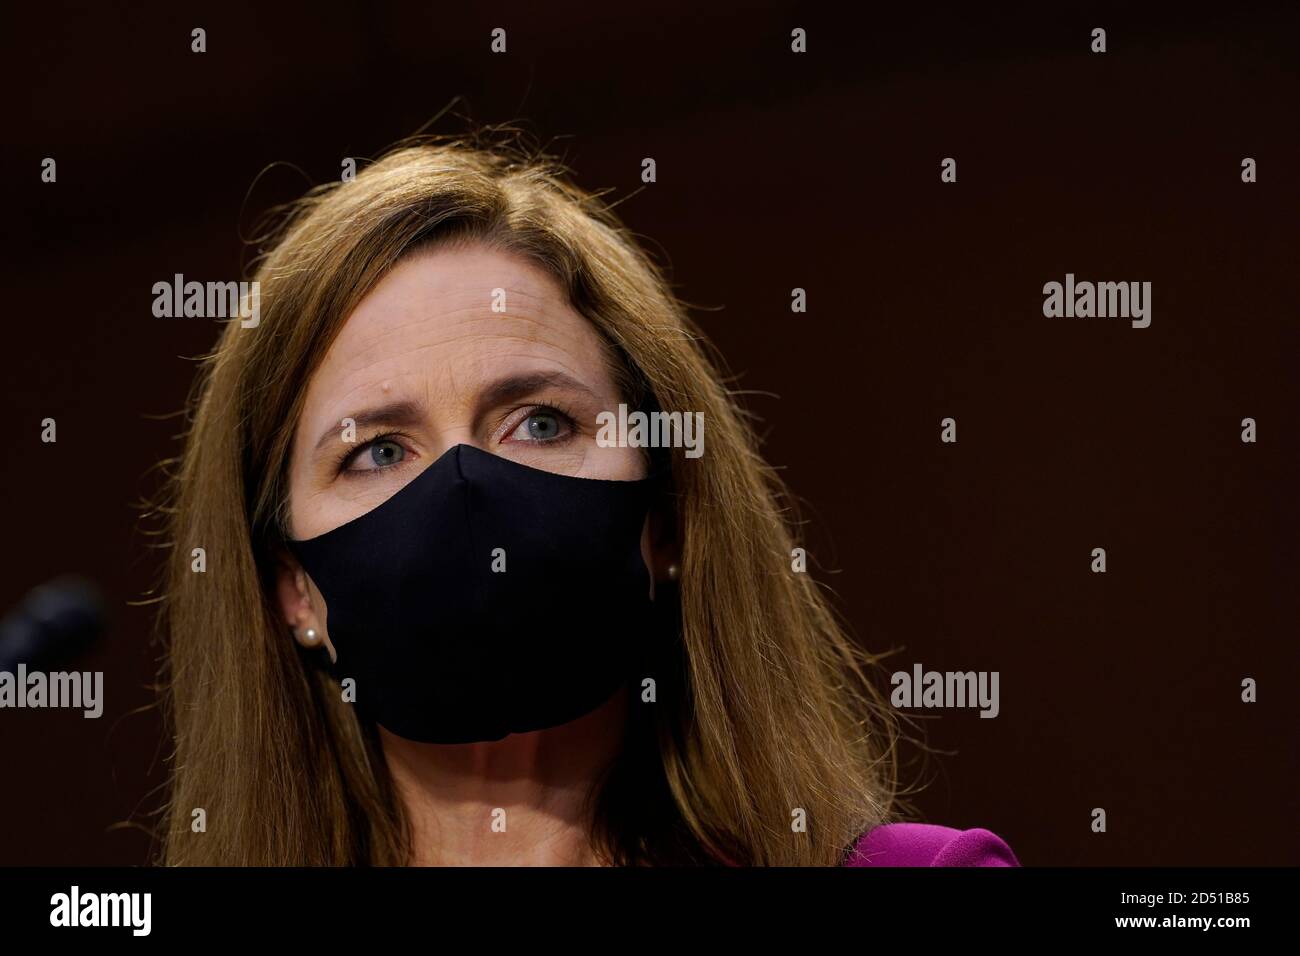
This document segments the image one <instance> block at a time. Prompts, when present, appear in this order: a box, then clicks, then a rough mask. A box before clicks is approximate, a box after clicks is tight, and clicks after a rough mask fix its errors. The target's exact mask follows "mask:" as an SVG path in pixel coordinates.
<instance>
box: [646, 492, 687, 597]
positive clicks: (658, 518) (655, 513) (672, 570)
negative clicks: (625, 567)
mask: <svg viewBox="0 0 1300 956" xmlns="http://www.w3.org/2000/svg"><path fill="white" fill-rule="evenodd" d="M641 558H642V560H644V561H645V566H646V568H647V570H649V572H650V600H652V601H653V600H654V597H655V584H656V583H657V582H663V581H675V580H676V578H677V575H678V573H679V570H678V569H679V568H680V567H681V548H680V546H679V542H678V539H677V515H676V513H675V511H674V509H673V508H672V506H671V505H670V504H668V503H667V502H659V503H656V504H655V506H654V507H653V508H651V509H650V513H649V514H647V515H646V519H645V527H644V528H643V529H642V531H641Z"/></svg>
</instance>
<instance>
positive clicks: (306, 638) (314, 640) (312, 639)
mask: <svg viewBox="0 0 1300 956" xmlns="http://www.w3.org/2000/svg"><path fill="white" fill-rule="evenodd" d="M301 637H302V642H303V643H304V644H306V645H307V646H308V647H315V646H316V645H317V644H319V643H320V635H319V634H317V633H316V628H314V627H309V628H307V630H305V631H302V632H301Z"/></svg>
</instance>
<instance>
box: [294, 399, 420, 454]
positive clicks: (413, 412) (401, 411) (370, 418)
mask: <svg viewBox="0 0 1300 956" xmlns="http://www.w3.org/2000/svg"><path fill="white" fill-rule="evenodd" d="M345 417H346V418H351V419H352V420H353V421H354V422H356V427H357V428H369V427H370V426H372V425H383V426H385V427H388V428H401V427H406V428H410V427H411V426H413V425H417V424H419V423H420V422H421V421H423V420H424V408H423V406H421V405H419V404H417V403H416V402H411V401H405V400H403V401H397V402H389V403H388V404H386V405H378V406H376V407H374V408H367V409H365V410H363V411H360V412H357V413H356V414H355V415H348V416H345ZM341 427H342V421H341V420H340V423H339V424H338V425H331V426H330V427H329V428H327V429H325V432H324V434H322V435H321V436H320V441H318V442H316V448H315V451H316V452H319V451H320V450H321V449H322V448H324V447H325V446H326V445H327V444H329V443H330V442H331V441H338V440H339V429H340V428H341Z"/></svg>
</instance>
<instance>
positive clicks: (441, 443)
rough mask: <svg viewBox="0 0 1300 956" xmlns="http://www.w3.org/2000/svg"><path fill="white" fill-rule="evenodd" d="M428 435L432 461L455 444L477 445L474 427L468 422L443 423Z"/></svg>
mask: <svg viewBox="0 0 1300 956" xmlns="http://www.w3.org/2000/svg"><path fill="white" fill-rule="evenodd" d="M430 437H431V441H432V446H431V447H430V448H429V453H430V457H431V458H432V459H433V460H434V461H437V460H438V459H439V458H441V457H442V456H443V455H445V454H447V452H449V451H451V450H452V449H453V448H455V447H456V446H457V445H474V446H475V447H477V442H476V440H475V437H474V428H473V425H472V423H470V422H454V423H453V422H447V423H444V424H442V425H440V426H439V427H438V428H437V429H436V430H435V431H434V432H433V433H432V434H431V436H430Z"/></svg>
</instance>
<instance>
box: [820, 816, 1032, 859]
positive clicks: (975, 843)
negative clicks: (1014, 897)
mask: <svg viewBox="0 0 1300 956" xmlns="http://www.w3.org/2000/svg"><path fill="white" fill-rule="evenodd" d="M843 865H844V866H1019V865H1020V861H1019V860H1017V859H1016V855H1015V854H1014V853H1013V852H1012V851H1011V847H1009V846H1008V845H1007V844H1006V841H1004V840H1003V839H1002V838H1001V837H1000V836H998V835H997V834H996V833H993V832H992V831H990V830H985V829H982V828H979V827H977V828H974V829H971V830H957V829H954V828H953V827H945V826H939V825H937V824H932V823H886V824H882V825H881V826H878V827H875V828H874V829H872V830H868V831H867V832H866V833H864V834H862V835H861V836H860V837H858V840H857V842H856V843H854V845H853V847H852V848H851V849H850V851H849V854H848V857H847V859H846V860H845V861H844V864H843Z"/></svg>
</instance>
